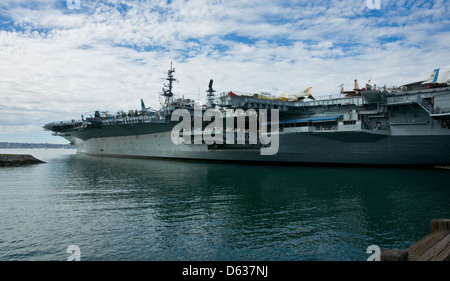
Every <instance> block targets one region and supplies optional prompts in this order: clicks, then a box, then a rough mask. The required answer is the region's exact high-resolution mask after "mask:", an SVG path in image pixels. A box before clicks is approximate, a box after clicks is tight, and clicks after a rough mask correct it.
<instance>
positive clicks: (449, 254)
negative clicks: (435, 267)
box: [417, 231, 450, 261]
mask: <svg viewBox="0 0 450 281" xmlns="http://www.w3.org/2000/svg"><path fill="white" fill-rule="evenodd" d="M449 259H450V232H448V231H447V235H446V236H445V237H444V238H443V239H441V240H440V241H438V242H437V243H436V244H434V245H433V246H432V247H431V248H429V249H428V250H427V251H426V252H425V253H423V254H422V255H421V256H419V257H418V258H417V261H444V260H449Z"/></svg>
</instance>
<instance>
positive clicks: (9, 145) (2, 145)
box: [0, 142, 75, 149]
mask: <svg viewBox="0 0 450 281" xmlns="http://www.w3.org/2000/svg"><path fill="white" fill-rule="evenodd" d="M18 148H25V149H27V148H50V149H51V148H59V149H75V147H74V146H73V145H70V144H55V143H20V142H0V149H18Z"/></svg>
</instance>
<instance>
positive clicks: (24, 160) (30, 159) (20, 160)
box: [0, 154, 45, 167]
mask: <svg viewBox="0 0 450 281" xmlns="http://www.w3.org/2000/svg"><path fill="white" fill-rule="evenodd" d="M39 163H45V162H44V161H42V160H39V159H37V158H35V157H34V156H32V155H29V154H0V167H10V166H24V165H32V164H39Z"/></svg>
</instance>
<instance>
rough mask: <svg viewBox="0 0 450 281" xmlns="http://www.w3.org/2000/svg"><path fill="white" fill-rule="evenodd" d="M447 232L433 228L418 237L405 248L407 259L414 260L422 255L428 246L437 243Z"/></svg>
mask: <svg viewBox="0 0 450 281" xmlns="http://www.w3.org/2000/svg"><path fill="white" fill-rule="evenodd" d="M448 234H449V231H446V230H435V231H434V232H432V233H430V234H428V235H427V236H425V237H423V238H422V239H420V240H419V241H418V242H417V243H415V244H414V245H412V246H411V247H409V248H408V249H406V251H407V252H408V260H410V261H414V260H417V259H418V258H420V257H421V256H422V255H424V254H425V253H426V252H427V251H428V250H429V249H430V248H432V247H433V246H435V245H436V244H437V243H439V242H440V241H441V240H442V239H444V238H445V237H446V236H447V235H448Z"/></svg>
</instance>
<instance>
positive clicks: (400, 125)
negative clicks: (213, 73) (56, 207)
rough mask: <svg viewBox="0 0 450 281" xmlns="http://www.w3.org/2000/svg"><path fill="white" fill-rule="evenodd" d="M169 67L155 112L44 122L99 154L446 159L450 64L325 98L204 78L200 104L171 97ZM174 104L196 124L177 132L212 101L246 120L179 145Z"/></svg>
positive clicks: (355, 161)
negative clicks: (268, 150) (238, 87)
mask: <svg viewBox="0 0 450 281" xmlns="http://www.w3.org/2000/svg"><path fill="white" fill-rule="evenodd" d="M174 73H175V69H174V68H172V66H171V68H170V69H169V70H168V73H167V81H168V84H167V85H165V87H164V88H163V93H162V96H163V97H164V103H163V105H162V106H161V108H160V109H159V110H152V109H150V108H146V107H145V105H144V102H143V100H141V110H139V111H137V110H134V111H128V112H118V113H115V114H107V113H104V112H100V111H96V112H95V114H94V115H93V116H90V117H87V118H84V117H83V118H82V119H81V120H71V121H58V122H52V123H48V124H46V125H44V128H45V129H46V130H50V131H53V132H54V134H55V135H56V136H61V137H64V138H66V139H67V140H69V141H70V143H71V144H73V145H74V146H75V147H76V149H77V151H78V152H79V153H83V154H88V155H95V156H114V157H137V158H170V159H195V160H217V161H239V162H247V161H249V162H275V163H280V162H282V163H298V164H307V163H311V164H333V165H335V164H336V165H345V164H351V165H445V164H450V87H449V84H448V81H447V78H448V74H449V72H448V71H447V72H440V70H439V69H436V70H434V72H433V74H432V75H431V76H430V77H429V78H428V79H427V80H424V81H418V82H416V83H410V84H405V85H401V86H399V87H392V88H386V87H381V88H380V87H378V88H377V87H376V85H375V86H372V85H371V84H370V83H368V84H367V85H366V86H365V87H363V88H361V89H360V88H359V86H358V82H357V80H355V81H354V82H355V86H354V89H353V90H350V91H345V90H344V88H343V86H342V87H341V92H340V93H338V96H334V95H333V96H329V97H326V98H324V97H320V98H319V97H316V98H313V97H312V95H311V88H307V89H306V90H304V91H302V92H301V93H299V94H297V95H281V96H278V97H277V96H272V95H269V94H267V93H255V94H240V93H237V92H234V91H228V92H223V93H221V94H216V93H215V90H214V89H213V80H210V81H209V86H208V89H207V90H206V92H207V103H206V104H205V105H200V106H198V105H196V103H195V102H194V101H192V100H190V99H184V98H174V95H173V81H175V78H174ZM179 109H182V110H183V112H189V114H190V116H189V117H190V118H191V121H190V122H191V123H190V124H192V127H191V130H186V129H185V130H183V131H181V132H180V134H181V135H180V136H187V135H189V136H190V137H191V136H192V139H194V138H195V136H196V135H198V134H205V129H206V128H208V127H210V126H209V125H210V124H211V122H212V121H208V120H211V119H208V120H207V121H205V119H202V121H201V125H200V126H198V123H197V127H196V126H195V124H194V123H195V122H194V119H195V118H196V114H198V112H199V110H200V112H201V113H202V114H203V113H205V112H207V111H208V110H209V109H215V110H216V112H217V111H218V112H221V114H223V117H224V120H226V118H232V119H233V121H232V122H231V123H227V124H236V123H237V122H238V120H242V119H239V118H241V117H242V116H240V114H241V113H242V112H245V113H246V116H247V117H246V118H245V119H244V120H245V121H244V122H245V128H244V130H239V129H236V128H235V127H233V126H232V127H231V128H230V127H229V126H228V127H227V125H224V126H223V128H220V131H219V130H217V128H215V132H214V135H215V136H220V137H223V142H216V143H207V142H205V141H203V142H201V143H198V142H194V141H192V142H189V143H186V142H185V143H180V144H179V143H175V142H174V141H173V130H174V128H175V126H176V125H177V124H180V120H181V119H178V118H175V119H174V118H172V115H173V114H174V112H176V110H179ZM196 112H197V113H196ZM227 112H228V113H229V112H233V115H231V116H230V115H227ZM255 112H256V115H260V114H261V112H264V113H266V112H267V115H268V116H267V117H268V119H267V122H265V123H261V122H259V123H258V126H257V128H256V131H255V130H254V127H252V118H251V116H249V114H250V115H251V114H252V113H255ZM272 112H276V113H277V114H278V116H277V117H278V122H277V123H276V126H274V125H275V124H272V123H271V122H270V120H271V114H272ZM241 115H242V114H241ZM263 126H265V127H267V128H268V129H267V132H268V134H270V135H272V136H276V137H277V140H278V142H279V143H278V147H277V151H276V153H273V154H271V155H263V154H262V153H261V148H264V147H268V146H270V144H267V143H264V142H261V141H260V140H259V139H258V140H257V142H256V143H255V142H250V141H249V140H250V139H252V136H253V135H252V134H258V133H260V132H261V129H263V128H262V127H263ZM269 128H270V129H269ZM230 130H231V133H230ZM230 136H232V141H231V142H230V141H229V140H230V139H229V137H230ZM227 137H228V139H227ZM239 138H241V141H239ZM242 138H243V139H242ZM227 140H228V141H227ZM242 140H244V141H242Z"/></svg>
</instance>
